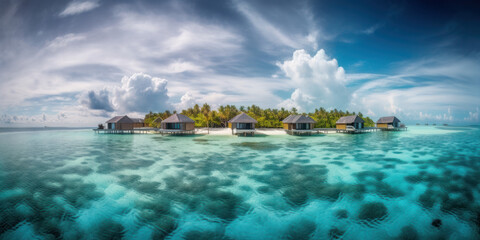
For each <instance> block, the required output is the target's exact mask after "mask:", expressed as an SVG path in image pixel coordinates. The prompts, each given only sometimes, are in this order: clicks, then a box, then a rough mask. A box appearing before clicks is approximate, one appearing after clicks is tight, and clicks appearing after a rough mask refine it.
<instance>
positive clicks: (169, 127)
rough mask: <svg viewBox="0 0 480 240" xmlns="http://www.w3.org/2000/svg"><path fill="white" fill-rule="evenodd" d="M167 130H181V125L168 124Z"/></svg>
mask: <svg viewBox="0 0 480 240" xmlns="http://www.w3.org/2000/svg"><path fill="white" fill-rule="evenodd" d="M167 129H180V123H167Z"/></svg>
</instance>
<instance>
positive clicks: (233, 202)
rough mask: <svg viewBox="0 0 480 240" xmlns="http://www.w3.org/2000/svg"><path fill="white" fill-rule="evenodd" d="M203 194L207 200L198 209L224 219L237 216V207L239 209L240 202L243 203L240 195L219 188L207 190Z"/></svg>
mask: <svg viewBox="0 0 480 240" xmlns="http://www.w3.org/2000/svg"><path fill="white" fill-rule="evenodd" d="M204 196H205V197H206V198H207V199H208V200H207V201H206V202H205V203H204V204H202V206H201V210H200V211H201V212H202V213H204V214H207V215H211V216H215V217H218V218H221V219H224V220H226V221H231V220H233V219H235V218H236V217H237V214H238V213H239V212H238V211H237V208H238V210H240V208H239V207H240V204H242V203H243V200H242V198H241V197H239V196H237V195H235V194H233V193H231V192H226V191H221V190H209V191H207V192H206V193H205V195H204Z"/></svg>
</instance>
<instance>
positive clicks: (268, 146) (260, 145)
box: [231, 142, 280, 152]
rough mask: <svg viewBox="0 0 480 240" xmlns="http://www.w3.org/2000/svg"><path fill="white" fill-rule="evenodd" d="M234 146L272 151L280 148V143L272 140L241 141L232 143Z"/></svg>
mask: <svg viewBox="0 0 480 240" xmlns="http://www.w3.org/2000/svg"><path fill="white" fill-rule="evenodd" d="M231 145H232V146H233V147H240V148H248V149H251V150H255V151H263V152H270V151H275V150H278V149H280V146H279V145H276V144H272V143H270V142H241V143H231Z"/></svg>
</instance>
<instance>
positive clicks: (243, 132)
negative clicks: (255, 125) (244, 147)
mask: <svg viewBox="0 0 480 240" xmlns="http://www.w3.org/2000/svg"><path fill="white" fill-rule="evenodd" d="M232 134H233V135H237V136H255V129H239V128H235V129H232Z"/></svg>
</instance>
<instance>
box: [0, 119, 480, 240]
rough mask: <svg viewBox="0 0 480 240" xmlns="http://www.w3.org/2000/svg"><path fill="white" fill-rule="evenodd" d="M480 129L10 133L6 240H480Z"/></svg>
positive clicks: (4, 179) (4, 151)
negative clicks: (271, 133)
mask: <svg viewBox="0 0 480 240" xmlns="http://www.w3.org/2000/svg"><path fill="white" fill-rule="evenodd" d="M479 143H480V128H478V127H455V128H454V127H433V126H428V127H427V126H414V127H410V128H409V131H407V132H376V133H367V134H359V135H337V134H331V135H321V136H310V137H296V136H265V137H262V136H257V137H253V138H252V137H246V138H245V137H233V136H189V137H174V136H159V135H98V134H94V133H93V132H92V131H91V130H58V131H41V132H39V131H37V132H7V133H0V212H1V215H0V238H4V239H12V238H14V239H18V238H24V239H33V238H38V239H51V238H65V239H78V238H81V239H112V238H113V239H118V238H124V239H148V238H152V239H159V238H169V239H309V238H312V239H335V238H343V239H415V238H423V239H436V238H447V239H476V238H479V233H480V231H479V226H480V201H479V198H480V195H479V193H480V191H479V187H480V185H479V183H480V149H479Z"/></svg>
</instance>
